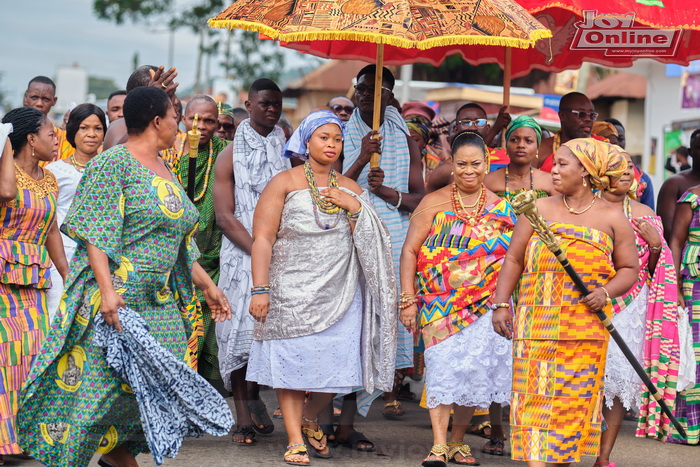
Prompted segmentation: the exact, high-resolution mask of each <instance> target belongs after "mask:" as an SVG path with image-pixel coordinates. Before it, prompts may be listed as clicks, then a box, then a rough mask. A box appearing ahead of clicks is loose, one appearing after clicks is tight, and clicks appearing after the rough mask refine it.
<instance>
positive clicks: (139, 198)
mask: <svg viewBox="0 0 700 467" xmlns="http://www.w3.org/2000/svg"><path fill="white" fill-rule="evenodd" d="M124 120H125V123H126V126H127V130H128V134H129V139H128V141H127V143H126V144H125V145H124V146H116V147H114V148H112V149H110V150H108V151H105V152H103V153H102V154H100V155H99V156H97V157H95V158H94V159H93V160H91V161H90V162H89V163H88V166H87V168H86V169H85V173H84V175H83V178H82V180H81V181H80V184H79V185H78V190H77V193H76V196H75V200H74V202H73V205H72V206H71V209H70V211H69V212H68V214H67V216H66V219H65V221H64V224H63V226H62V230H63V232H64V233H65V234H66V235H68V236H70V237H71V238H73V239H74V240H75V241H76V242H77V244H78V247H77V249H76V252H75V256H74V258H73V262H72V263H71V271H70V273H69V275H68V277H67V278H66V281H65V284H66V286H65V293H64V295H63V297H62V299H61V304H60V305H59V309H58V312H57V314H56V317H55V318H54V321H53V324H52V328H51V330H50V332H49V335H48V337H47V339H46V341H45V343H44V346H43V348H42V350H41V354H40V355H39V357H38V358H37V361H36V364H35V366H34V367H33V368H32V371H31V373H30V375H29V377H28V380H27V384H26V386H25V388H24V391H23V393H22V407H21V409H20V414H19V415H18V423H19V426H20V429H21V433H22V439H21V444H22V446H23V447H24V449H26V451H27V452H29V453H30V454H31V455H32V456H34V457H36V458H37V459H39V460H40V461H41V462H43V463H45V464H46V465H47V466H59V465H61V466H63V465H73V466H87V465H88V463H89V462H90V459H91V458H92V456H93V455H94V453H95V452H99V453H101V454H102V455H103V456H102V459H100V465H102V466H112V465H113V466H117V467H133V466H137V465H138V464H137V462H136V459H135V456H136V455H137V454H138V453H140V452H145V451H147V449H148V448H147V444H146V440H145V437H144V433H143V428H142V425H141V419H140V414H139V409H138V405H137V402H136V398H135V396H134V393H133V392H132V391H131V388H130V387H129V386H128V385H127V384H126V383H125V382H124V380H122V379H121V378H119V377H118V376H117V375H116V373H115V372H114V370H113V369H112V368H111V367H110V366H109V365H108V364H107V362H106V360H105V358H104V356H103V350H102V349H101V348H98V347H96V346H95V345H93V343H92V337H93V334H94V322H93V317H94V316H95V314H96V313H97V312H98V311H99V312H100V313H102V316H103V317H104V320H105V321H106V322H107V323H108V324H111V325H113V326H115V327H116V328H117V330H119V331H121V326H120V323H119V318H118V313H117V310H118V309H119V308H121V307H130V308H131V309H133V310H134V311H136V312H138V313H139V314H140V315H141V316H142V317H143V318H144V319H145V320H146V322H147V323H148V325H149V326H150V329H151V334H152V335H153V336H154V337H155V338H156V339H157V340H158V342H160V343H161V344H162V345H163V347H165V348H167V349H168V350H170V351H171V352H173V354H175V355H176V356H177V357H179V358H182V359H184V360H185V361H187V362H188V363H190V364H191V365H193V366H194V365H195V364H196V343H197V342H196V339H197V334H198V332H197V331H199V332H200V333H201V327H200V326H201V323H198V320H197V316H196V310H197V305H196V299H195V296H194V290H193V287H192V283H193V282H194V284H196V286H197V287H199V288H200V289H202V290H204V297H205V299H206V301H207V304H208V305H209V306H210V308H211V310H212V315H213V316H214V319H216V320H221V319H227V317H228V318H230V313H231V312H230V307H229V306H228V303H227V302H226V298H225V297H224V295H223V293H222V292H221V290H220V289H219V288H218V287H217V286H216V285H215V284H214V283H213V282H212V280H211V279H210V278H209V276H208V275H207V274H206V273H205V272H204V270H203V269H202V267H201V266H199V265H198V264H197V262H196V259H197V257H198V255H199V252H198V250H197V247H196V246H195V244H194V242H193V239H192V237H193V235H194V234H195V232H196V225H197V210H196V208H195V207H194V205H193V204H192V203H191V202H190V201H189V200H188V199H187V196H186V195H185V192H184V190H183V189H182V187H181V186H180V184H179V183H178V182H177V178H176V177H174V176H173V174H172V173H171V172H170V170H168V168H167V166H166V165H165V163H164V162H163V160H162V159H161V158H160V157H159V156H158V151H159V150H162V149H165V148H168V147H171V146H172V144H173V141H174V139H175V134H176V131H177V121H176V117H175V111H174V109H173V106H172V104H171V102H170V99H169V98H168V96H167V95H166V94H165V92H163V91H162V90H160V89H157V88H153V87H142V88H137V89H135V90H133V91H132V92H131V93H129V95H128V96H127V98H126V101H125V102H124ZM193 346H194V347H193Z"/></svg>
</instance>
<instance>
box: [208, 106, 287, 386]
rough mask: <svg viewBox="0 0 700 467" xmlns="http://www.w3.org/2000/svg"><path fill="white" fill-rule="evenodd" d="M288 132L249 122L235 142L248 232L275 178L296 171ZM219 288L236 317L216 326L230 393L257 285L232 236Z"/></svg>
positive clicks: (238, 197)
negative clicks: (264, 130) (265, 130)
mask: <svg viewBox="0 0 700 467" xmlns="http://www.w3.org/2000/svg"><path fill="white" fill-rule="evenodd" d="M284 141H285V138H284V132H283V131H282V129H281V128H279V127H275V129H274V130H272V131H271V132H270V134H268V135H267V136H262V135H261V134H259V133H258V132H257V131H255V130H254V129H253V128H252V127H251V126H250V120H249V119H246V120H243V121H242V122H241V123H240V125H239V126H238V128H237V129H236V138H235V139H234V142H233V177H234V182H235V186H234V194H235V196H234V199H235V207H234V213H233V215H234V216H235V217H236V219H237V220H238V221H239V222H240V223H241V224H242V225H243V227H244V228H245V229H246V231H247V232H248V233H249V234H250V235H252V233H253V214H254V213H255V207H256V206H257V205H258V200H259V199H260V194H261V193H262V191H263V190H264V189H265V187H266V186H267V184H268V183H269V182H270V180H271V179H272V177H274V176H275V175H277V174H278V173H280V172H282V171H284V170H287V169H288V168H290V163H289V160H288V159H285V158H283V157H282V151H283V149H284V144H285V143H284ZM220 261H221V262H220V264H221V266H220V274H219V287H220V288H221V290H222V291H223V292H224V294H225V295H226V298H227V299H228V301H229V303H230V304H231V319H230V320H226V321H223V322H219V323H216V342H217V345H218V348H219V356H218V358H219V371H220V372H221V379H222V380H223V382H224V386H225V387H226V389H227V390H229V391H231V389H232V388H231V373H233V372H234V371H235V370H238V369H239V368H243V367H244V366H245V365H246V363H248V355H249V354H250V346H251V344H252V343H253V327H254V325H255V320H254V319H253V317H252V316H251V315H250V312H249V310H248V308H249V306H250V297H251V295H250V288H251V287H252V286H253V278H252V270H251V265H250V255H249V254H248V253H247V252H246V251H244V250H242V249H241V248H239V247H238V245H235V244H234V243H233V242H232V241H231V240H229V239H228V237H226V236H224V237H223V239H222V240H221V260H220Z"/></svg>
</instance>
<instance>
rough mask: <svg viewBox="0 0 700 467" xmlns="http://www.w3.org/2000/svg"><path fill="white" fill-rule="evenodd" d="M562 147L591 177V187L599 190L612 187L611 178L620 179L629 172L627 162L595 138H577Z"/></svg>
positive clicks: (617, 152)
mask: <svg viewBox="0 0 700 467" xmlns="http://www.w3.org/2000/svg"><path fill="white" fill-rule="evenodd" d="M562 146H565V147H567V148H568V149H569V150H570V151H571V152H572V153H573V154H574V156H576V158H577V159H578V160H579V162H581V165H583V168H584V169H586V172H588V174H589V175H590V176H591V185H593V188H596V189H598V190H604V189H606V188H608V187H609V186H610V179H611V178H619V177H621V176H622V174H623V173H625V170H627V161H626V160H625V158H624V157H623V156H622V154H620V152H619V151H612V152H611V148H612V145H611V144H610V143H606V142H605V141H598V140H596V139H593V138H576V139H572V140H570V141H567V142H566V143H564V144H562Z"/></svg>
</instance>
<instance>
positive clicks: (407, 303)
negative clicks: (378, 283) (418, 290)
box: [398, 299, 418, 311]
mask: <svg viewBox="0 0 700 467" xmlns="http://www.w3.org/2000/svg"><path fill="white" fill-rule="evenodd" d="M417 302H418V300H416V299H413V300H408V301H405V302H401V303H399V307H398V308H399V311H402V310H405V309H406V308H410V307H412V306H413V305H415V304H416V303H417Z"/></svg>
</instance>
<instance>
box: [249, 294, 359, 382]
mask: <svg viewBox="0 0 700 467" xmlns="http://www.w3.org/2000/svg"><path fill="white" fill-rule="evenodd" d="M361 331H362V293H361V292H360V287H359V286H358V287H357V290H356V291H355V297H354V299H353V301H352V304H351V305H350V308H349V309H348V311H347V312H345V315H344V316H343V317H342V318H341V319H340V321H338V322H336V323H335V324H333V325H332V326H331V327H329V328H328V329H324V330H323V331H321V332H319V333H317V334H311V335H309V336H302V337H293V338H290V339H271V340H264V341H261V340H254V341H253V345H252V347H251V349H250V359H249V360H248V372H247V374H246V380H248V381H256V382H257V383H258V384H264V385H266V386H271V387H273V388H275V389H295V390H298V391H312V392H329V393H349V392H352V389H353V387H357V386H361V385H362V361H361V356H360V335H361Z"/></svg>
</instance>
